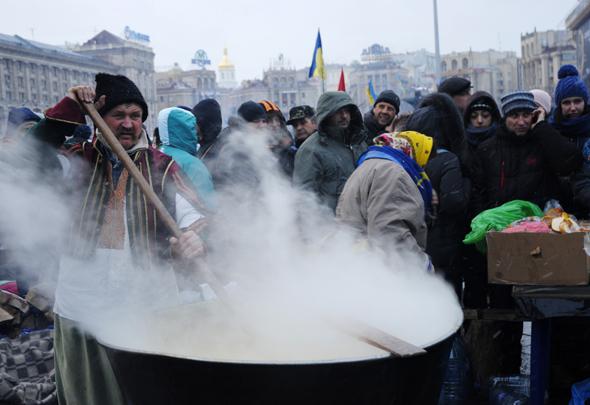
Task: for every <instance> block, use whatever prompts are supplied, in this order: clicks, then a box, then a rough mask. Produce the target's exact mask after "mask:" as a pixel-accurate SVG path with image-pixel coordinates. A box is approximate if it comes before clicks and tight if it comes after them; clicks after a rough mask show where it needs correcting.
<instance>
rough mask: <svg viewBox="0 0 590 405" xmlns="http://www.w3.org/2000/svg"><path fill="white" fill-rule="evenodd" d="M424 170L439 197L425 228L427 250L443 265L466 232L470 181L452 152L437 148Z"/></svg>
mask: <svg viewBox="0 0 590 405" xmlns="http://www.w3.org/2000/svg"><path fill="white" fill-rule="evenodd" d="M425 170H426V174H428V177H429V178H430V182H431V184H432V187H433V188H434V190H435V191H436V193H437V194H438V200H439V205H438V209H437V212H436V217H435V219H434V220H433V222H432V224H431V226H430V227H429V229H428V242H427V248H426V252H427V253H428V254H429V255H430V256H431V257H432V263H433V264H434V266H435V267H436V268H444V267H448V266H450V265H451V264H452V262H453V259H454V258H455V256H456V255H457V254H458V253H459V249H460V247H461V241H462V240H463V237H464V236H465V231H466V221H465V219H466V211H467V207H468V205H469V198H470V193H471V182H470V180H469V179H468V178H467V177H465V176H464V174H463V171H462V170H461V162H460V161H459V158H458V157H457V155H455V154H454V153H452V152H443V151H441V150H439V152H438V153H437V154H436V155H435V156H433V157H432V158H431V159H430V160H429V161H428V164H427V165H426V168H425Z"/></svg>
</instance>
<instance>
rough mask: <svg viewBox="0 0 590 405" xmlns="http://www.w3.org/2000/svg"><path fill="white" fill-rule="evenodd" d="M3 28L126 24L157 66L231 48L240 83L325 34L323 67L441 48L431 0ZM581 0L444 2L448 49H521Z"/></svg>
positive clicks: (76, 15) (51, 6) (109, 15)
mask: <svg viewBox="0 0 590 405" xmlns="http://www.w3.org/2000/svg"><path fill="white" fill-rule="evenodd" d="M0 4H2V9H1V10H2V13H1V16H0V22H1V24H0V30H1V32H2V33H4V34H9V35H14V34H17V35H20V36H23V37H25V38H28V39H30V38H31V37H32V36H34V39H35V40H37V41H41V42H46V43H49V44H54V45H63V44H64V43H65V42H74V43H75V42H80V43H81V42H84V41H86V40H88V39H90V38H91V37H92V36H93V35H94V34H96V33H98V32H100V31H101V30H103V29H106V30H108V31H111V32H112V33H114V34H117V35H120V36H122V35H123V30H124V27H125V26H127V25H128V26H129V27H130V28H131V29H133V30H135V31H137V32H141V33H144V34H147V35H149V36H150V39H151V46H152V47H153V48H154V51H155V53H156V68H160V67H165V66H171V65H172V64H173V63H174V62H179V63H180V65H181V66H183V67H184V68H189V67H190V60H191V58H192V56H193V54H194V53H195V51H196V50H197V49H204V50H205V51H206V52H207V54H208V55H209V58H210V59H211V61H212V63H213V66H215V67H216V65H217V63H219V60H220V59H221V56H222V53H223V47H224V46H227V47H228V49H229V55H230V59H231V61H232V62H233V63H234V64H235V65H236V72H237V76H238V79H239V80H242V79H246V78H253V77H259V78H260V77H261V76H262V71H263V70H264V69H267V68H268V66H269V63H270V61H271V60H272V59H274V58H276V57H277V56H278V54H279V53H283V54H284V55H285V58H286V59H287V60H289V61H290V62H291V64H292V65H293V66H294V67H297V68H301V67H305V66H309V64H310V62H311V56H312V52H313V47H314V44H315V38H316V34H317V29H318V27H319V28H320V29H321V34H322V42H323V49H324V60H325V61H326V63H349V62H351V61H352V60H354V59H359V56H360V53H361V51H362V49H363V48H366V47H368V46H369V45H371V44H373V43H380V44H382V45H385V46H388V47H389V48H390V49H391V51H392V52H405V51H411V50H416V49H420V48H425V49H427V50H430V51H434V30H433V12H432V0H404V1H402V0H389V1H386V0H372V1H367V0H341V1H340V2H339V3H336V2H332V1H320V0H290V1H281V0H275V1H270V2H268V1H237V0H226V1H224V0H214V1H209V0H207V1H199V0H196V1H190V0H186V1H179V0H166V1H159V2H157V1H150V0H143V1H140V0H127V1H126V0H91V1H88V0H83V1H80V0H53V1H46V0H27V1H16V0H12V1H7V0H1V3H0ZM576 4H577V0H438V8H439V30H440V46H441V52H442V53H447V52H451V51H463V50H469V49H470V48H471V49H472V50H477V51H479V50H487V49H490V48H493V49H501V50H514V51H516V52H518V53H519V54H520V34H521V33H526V32H531V31H533V30H534V29H535V28H536V29H537V30H539V31H541V30H549V29H563V28H564V22H565V18H566V17H567V15H568V14H569V13H570V11H571V10H572V9H573V8H574V6H575V5H576Z"/></svg>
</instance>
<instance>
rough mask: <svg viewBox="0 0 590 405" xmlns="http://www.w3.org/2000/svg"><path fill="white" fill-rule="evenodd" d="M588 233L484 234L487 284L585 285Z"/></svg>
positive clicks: (588, 265) (589, 266)
mask: <svg viewBox="0 0 590 405" xmlns="http://www.w3.org/2000/svg"><path fill="white" fill-rule="evenodd" d="M588 238H589V234H586V233H583V232H577V233H571V234H564V235H560V234H551V233H501V232H488V234H487V235H486V240H487V245H488V282H490V283H493V284H524V285H556V286H557V285H586V284H588V274H589V272H590V256H588V255H587V254H586V251H585V250H584V242H585V240H586V243H590V239H588Z"/></svg>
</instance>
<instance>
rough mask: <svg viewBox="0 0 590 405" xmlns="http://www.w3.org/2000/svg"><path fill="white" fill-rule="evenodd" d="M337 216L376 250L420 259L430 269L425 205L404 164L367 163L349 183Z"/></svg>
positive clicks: (374, 160) (379, 161)
mask: <svg viewBox="0 0 590 405" xmlns="http://www.w3.org/2000/svg"><path fill="white" fill-rule="evenodd" d="M336 216H337V218H338V219H339V220H341V221H342V222H344V223H346V224H348V225H350V226H351V227H353V228H354V229H356V230H357V231H358V232H360V233H361V234H362V235H363V236H365V237H367V238H368V240H369V242H370V243H371V244H372V245H373V246H377V247H379V248H381V249H382V250H384V251H386V252H387V251H392V250H396V249H397V250H399V251H400V252H407V253H411V254H414V255H418V256H419V257H420V258H421V259H422V261H423V263H424V268H426V267H427V263H429V259H428V256H427V255H426V254H425V253H424V249H425V248H426V233H427V231H426V223H425V222H424V202H423V200H422V196H421V195H420V192H419V191H418V188H417V187H416V184H415V183H414V181H413V180H412V178H411V177H410V176H409V175H408V173H406V171H405V170H404V169H403V167H402V166H401V165H400V164H398V163H395V162H392V161H390V160H385V159H368V160H366V161H364V162H363V163H362V164H361V165H360V166H359V167H358V168H357V169H356V170H355V171H354V172H353V173H352V175H351V176H350V178H349V179H348V181H347V182H346V185H345V186H344V190H343V191H342V194H341V195H340V198H339V200H338V207H337V209H336ZM414 257H415V256H414Z"/></svg>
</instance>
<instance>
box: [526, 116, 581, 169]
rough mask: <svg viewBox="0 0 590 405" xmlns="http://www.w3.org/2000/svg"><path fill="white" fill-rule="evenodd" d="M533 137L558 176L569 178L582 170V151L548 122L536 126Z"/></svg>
mask: <svg viewBox="0 0 590 405" xmlns="http://www.w3.org/2000/svg"><path fill="white" fill-rule="evenodd" d="M533 136H534V137H535V138H537V139H538V140H539V144H540V145H541V151H542V153H543V155H544V157H545V159H546V161H547V162H548V163H549V166H550V168H551V170H552V171H553V172H554V173H555V174H556V175H558V176H568V175H570V174H572V173H573V172H575V171H576V170H578V169H579V168H580V165H581V164H582V153H581V151H580V150H579V149H578V147H577V146H576V145H575V144H574V143H572V142H570V141H569V140H568V139H567V138H565V137H564V136H562V135H561V134H560V133H559V132H558V131H557V130H556V129H554V128H553V127H552V126H551V125H549V124H548V123H547V122H546V121H542V122H540V123H539V124H537V125H536V126H535V128H534V129H533Z"/></svg>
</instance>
